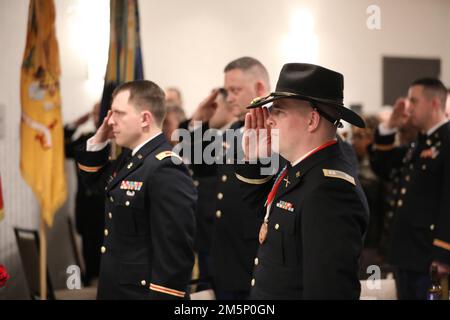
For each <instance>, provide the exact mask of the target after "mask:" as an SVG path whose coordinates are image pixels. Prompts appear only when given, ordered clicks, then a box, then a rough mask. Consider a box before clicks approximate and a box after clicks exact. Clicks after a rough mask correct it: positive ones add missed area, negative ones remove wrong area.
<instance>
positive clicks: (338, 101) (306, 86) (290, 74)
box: [247, 63, 365, 128]
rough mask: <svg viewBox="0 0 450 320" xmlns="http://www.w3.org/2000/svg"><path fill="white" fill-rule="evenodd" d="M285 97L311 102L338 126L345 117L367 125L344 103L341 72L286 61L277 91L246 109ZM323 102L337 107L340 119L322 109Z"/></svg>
mask: <svg viewBox="0 0 450 320" xmlns="http://www.w3.org/2000/svg"><path fill="white" fill-rule="evenodd" d="M283 98H290V99H299V100H306V101H309V102H310V103H311V104H312V105H313V106H314V107H315V108H317V110H318V111H319V113H320V114H321V115H322V116H323V117H324V118H326V119H327V120H329V121H331V122H333V123H334V124H336V125H337V124H339V120H341V119H342V120H345V121H347V122H349V123H350V124H353V125H355V126H357V127H360V128H364V127H365V123H364V120H363V119H362V118H361V117H360V116H359V115H358V114H356V113H355V112H353V111H352V110H350V109H349V108H347V107H345V106H344V77H343V76H342V74H340V73H338V72H335V71H332V70H329V69H326V68H323V67H321V66H317V65H313V64H307V63H287V64H285V65H284V66H283V68H282V69H281V72H280V76H279V78H278V82H277V87H276V89H275V92H272V93H271V94H270V95H268V96H267V97H264V98H256V99H255V100H253V101H252V104H251V105H250V106H248V107H247V108H248V109H251V108H256V107H260V106H263V105H265V104H267V103H270V102H272V101H274V100H278V99H283ZM320 105H327V106H331V107H334V108H335V111H336V113H337V114H338V115H339V119H334V118H332V117H331V115H328V114H326V113H325V112H324V111H323V110H320Z"/></svg>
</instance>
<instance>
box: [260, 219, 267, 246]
mask: <svg viewBox="0 0 450 320" xmlns="http://www.w3.org/2000/svg"><path fill="white" fill-rule="evenodd" d="M267 230H268V223H267V221H264V222H263V223H262V224H261V229H259V243H260V244H263V243H264V241H265V240H266V237H267Z"/></svg>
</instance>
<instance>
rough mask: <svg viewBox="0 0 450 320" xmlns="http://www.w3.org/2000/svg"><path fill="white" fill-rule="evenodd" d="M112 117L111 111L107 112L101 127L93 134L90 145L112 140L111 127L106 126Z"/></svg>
mask: <svg viewBox="0 0 450 320" xmlns="http://www.w3.org/2000/svg"><path fill="white" fill-rule="evenodd" d="M111 117H112V111H111V110H109V111H108V113H107V114H106V117H105V118H104V119H103V122H102V125H101V126H100V127H99V128H98V129H97V132H96V133H95V135H94V137H93V140H92V143H94V144H97V143H103V142H105V141H107V140H108V139H112V138H114V134H113V129H112V126H110V125H109V124H108V121H109V119H110V118H111Z"/></svg>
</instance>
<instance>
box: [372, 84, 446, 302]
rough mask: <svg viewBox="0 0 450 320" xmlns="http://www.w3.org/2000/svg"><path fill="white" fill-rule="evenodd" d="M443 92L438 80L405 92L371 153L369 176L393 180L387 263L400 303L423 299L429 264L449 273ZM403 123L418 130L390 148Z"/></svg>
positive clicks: (413, 85)
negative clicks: (413, 136)
mask: <svg viewBox="0 0 450 320" xmlns="http://www.w3.org/2000/svg"><path fill="white" fill-rule="evenodd" d="M446 99H447V90H446V88H445V86H444V85H443V84H442V82H441V81H439V80H438V79H430V78H424V79H419V80H417V81H414V82H413V83H412V84H411V86H410V87H409V91H408V98H407V99H406V100H399V101H398V102H397V103H396V105H395V107H394V110H393V112H392V115H391V117H390V119H389V121H388V122H387V123H384V124H380V126H379V128H378V130H377V132H376V135H375V144H374V145H373V146H372V149H371V162H372V167H373V169H374V171H375V172H376V173H378V174H380V175H381V176H384V177H387V176H388V175H389V173H390V172H391V170H393V169H396V170H400V172H401V175H400V178H399V179H398V180H397V181H394V183H395V185H396V186H395V187H394V190H393V192H394V196H396V201H395V213H394V221H393V226H392V231H391V241H390V249H389V252H388V260H389V262H390V263H391V264H392V265H393V266H394V267H396V271H395V276H396V277H395V278H396V282H397V293H398V297H399V299H408V300H409V299H425V297H426V291H427V288H428V286H429V285H430V277H429V270H430V268H431V264H434V265H436V266H437V267H438V272H439V275H440V276H444V275H446V274H449V273H450V199H449V194H450V124H449V122H448V119H447V118H446V116H445V102H446ZM407 120H410V121H411V123H412V125H413V126H415V127H416V128H417V129H418V130H419V132H420V133H419V137H418V138H417V139H416V141H414V142H413V143H411V144H410V145H409V146H395V144H394V142H395V135H396V132H397V130H398V128H399V127H400V126H401V125H402V124H403V123H404V122H406V121H407Z"/></svg>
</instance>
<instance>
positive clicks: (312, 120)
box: [308, 111, 321, 132]
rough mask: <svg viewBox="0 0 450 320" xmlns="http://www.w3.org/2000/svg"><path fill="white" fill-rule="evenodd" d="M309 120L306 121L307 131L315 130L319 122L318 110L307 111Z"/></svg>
mask: <svg viewBox="0 0 450 320" xmlns="http://www.w3.org/2000/svg"><path fill="white" fill-rule="evenodd" d="M309 115H310V116H309V122H308V131H309V132H314V131H316V130H317V128H318V127H319V123H320V120H321V119H320V115H319V112H317V111H313V112H310V113H309Z"/></svg>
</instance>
